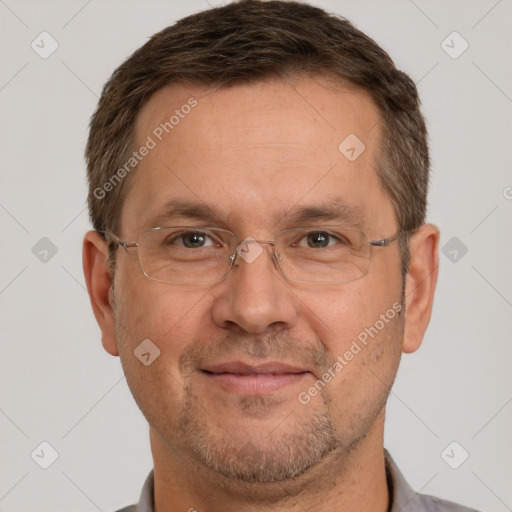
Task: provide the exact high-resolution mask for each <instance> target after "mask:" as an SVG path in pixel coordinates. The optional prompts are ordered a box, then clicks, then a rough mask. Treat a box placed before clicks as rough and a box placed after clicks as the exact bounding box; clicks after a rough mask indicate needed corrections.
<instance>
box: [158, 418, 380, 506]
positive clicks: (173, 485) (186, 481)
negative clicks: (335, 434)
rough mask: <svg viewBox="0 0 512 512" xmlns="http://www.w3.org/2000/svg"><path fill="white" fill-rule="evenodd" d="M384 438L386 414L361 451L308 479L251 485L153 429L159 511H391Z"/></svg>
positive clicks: (335, 459) (340, 456)
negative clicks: (172, 444)
mask: <svg viewBox="0 0 512 512" xmlns="http://www.w3.org/2000/svg"><path fill="white" fill-rule="evenodd" d="M383 433H384V411H382V414H381V415H380V416H379V418H378V419H377V421H376V422H375V424H374V425H373V426H372V428H371V429H370V431H369V432H368V434H367V436H366V437H365V438H364V439H362V440H361V441H360V442H359V443H358V444H357V445H356V446H354V447H353V448H351V449H343V450H341V449H339V450H335V451H334V452H332V453H331V454H329V455H327V456H326V457H324V459H323V460H322V461H321V462H320V463H318V464H317V465H315V466H314V467H312V468H310V469H309V470H308V471H307V472H306V473H305V474H304V475H301V476H300V477H297V478H294V479H291V480H290V481H281V482H272V483H246V482H237V481H233V480H231V479H228V478H227V477H225V476H223V475H221V474H219V473H216V472H214V471H213V470H211V469H210V468H207V467H205V466H204V465H202V464H200V463H199V462H197V461H196V460H195V459H192V458H191V457H190V456H188V455H187V454H184V453H181V452H179V451H176V450H175V449H174V447H173V449H172V451H171V450H170V449H169V448H168V447H167V446H166V445H165V444H164V442H163V441H162V439H161V438H160V437H159V436H158V434H156V433H155V432H154V431H153V430H152V429H151V431H150V439H151V449H152V452H153V460H154V479H155V512H176V511H180V510H187V511H188V510H190V511H193V510H197V511H200V510H208V511H209V512H221V511H222V512H232V511H233V512H234V511H239V510H240V509H243V510H244V511H247V512H256V511H258V512H260V511H263V510H265V511H267V512H274V511H280V512H289V511H290V512H291V511H301V510H308V511H310V512H324V511H332V510H337V511H342V512H351V511H354V512H355V511H357V512H370V511H371V512H386V511H387V510H388V504H389V494H388V487H387V481H386V470H385V463H384V450H383Z"/></svg>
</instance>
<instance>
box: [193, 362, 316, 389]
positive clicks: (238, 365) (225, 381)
mask: <svg viewBox="0 0 512 512" xmlns="http://www.w3.org/2000/svg"><path fill="white" fill-rule="evenodd" d="M200 371H201V373H202V374H203V375H204V376H205V377H206V378H207V379H208V380H209V381H210V382H211V383H215V384H217V385H220V386H221V387H222V388H223V389H224V390H226V391H229V392H232V393H233V392H234V393H238V394H243V395H253V396H254V395H270V394H272V393H274V392H276V391H278V390H280V389H282V388H284V387H287V386H291V385H293V384H296V383H298V382H299V381H301V380H302V379H303V378H304V377H305V376H306V375H308V374H309V373H310V372H309V371H308V370H305V369H304V368H299V367H296V366H291V365H288V364H284V363H281V362H277V361H271V362H267V363H264V364H259V365H251V364H247V363H243V362H241V361H232V362H227V363H220V364H212V365H206V366H205V367H204V368H201V369H200Z"/></svg>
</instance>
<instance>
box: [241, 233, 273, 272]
mask: <svg viewBox="0 0 512 512" xmlns="http://www.w3.org/2000/svg"><path fill="white" fill-rule="evenodd" d="M274 248H275V242H273V241H271V240H256V239H255V238H252V237H247V238H245V239H244V240H242V241H241V242H240V243H239V244H238V245H237V246H236V248H235V252H234V253H233V254H232V255H231V262H232V265H238V264H239V263H240V260H244V261H245V262H246V263H252V262H254V261H256V260H257V259H258V258H259V257H260V256H261V254H262V253H263V251H264V249H267V252H268V251H271V252H269V256H270V258H271V259H272V260H276V262H277V263H278V262H279V259H280V258H279V255H277V254H276V252H275V250H274Z"/></svg>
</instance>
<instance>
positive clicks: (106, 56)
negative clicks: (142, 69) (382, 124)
mask: <svg viewBox="0 0 512 512" xmlns="http://www.w3.org/2000/svg"><path fill="white" fill-rule="evenodd" d="M311 3H314V4H316V5H319V6H321V7H324V8H326V9H327V10H329V11H332V12H336V13H339V14H341V15H343V16H346V17H347V18H349V19H350V20H351V21H353V22H354V23H355V24H356V25H357V26H358V27H359V28H360V29H362V30H363V31H365V32H367V33H368V34H369V35H370V36H372V37H373V38H374V39H375V40H376V41H377V42H378V43H379V44H381V45H382V46H383V47H384V48H385V49H386V50H387V51H388V52H389V53H390V54H391V56H392V57H393V59H394V60H395V62H396V63H397V64H398V66H399V67H400V68H402V69H403V70H405V71H406V72H408V73H409V74H410V75H411V77H412V78H413V79H414V80H415V81H416V82H417V83H418V88H419V91H420V95H421V97H422V100H423V109H424V113H425V116H426V118H427V122H428V126H429V131H430V139H431V152H432V170H433V174H432V186H431V193H430V207H429V220H430V221H431V222H434V223H436V224H437V225H438V226H439V227H440V228H441V232H442V241H441V245H442V246H443V247H444V252H445V253H446V254H444V253H443V254H441V268H440V280H439V286H438V291H437V298H436V301H435V305H434V313H433V318H432V322H431V325H430V327H429V329H428V331H427V335H426V338H425V341H424V344H423V346H422V348H421V349H420V350H419V351H418V352H417V353H415V354H413V355H405V356H404V358H403V361H402V366H401V369H400V371H399V375H398V379H397V382H396V384H395V386H394V389H393V392H392V393H391V396H390V400H389V406H388V417H387V430H386V447H387V448H388V449H389V450H390V451H391V453H392V454H393V456H394V458H395V460H396V462H397V463H398V465H399V467H400V468H401V470H402V471H403V472H404V473H405V475H406V477H407V478H408V480H409V482H410V483H411V485H412V486H413V487H414V488H416V489H417V490H421V492H423V493H428V494H434V495H438V496H441V497H444V498H448V499H451V500H454V501H457V502H460V503H463V504H466V505H471V506H473V507H475V508H478V509H481V510H485V511H494V512H504V511H507V510H512V509H511V507H512V487H511V486H510V477H511V474H512V471H511V470H512V441H511V436H510V432H512V403H511V402H512V386H511V371H510V364H511V361H512V358H511V356H512V354H511V352H512V348H511V339H512V337H511V322H510V318H511V315H510V313H511V308H512V291H511V290H512V288H511V281H512V279H511V278H512V276H511V266H510V262H511V261H512V257H511V256H512V255H511V246H510V233H511V224H512V222H511V221H512V216H511V208H512V200H511V198H512V188H511V187H512V175H511V173H510V169H511V160H512V159H511V153H510V145H511V142H512V138H511V135H512V133H511V132H512V129H511V128H512V126H511V125H512V117H511V115H510V114H511V110H512V109H511V107H512V99H511V98H512V72H511V65H510V64H511V62H512V60H511V57H512V56H511V53H512V40H511V39H512V36H511V30H510V26H511V24H510V22H511V14H512V4H511V2H510V1H506V0H502V1H496V0H480V1H468V0H464V1H462V0H461V1H445V0H442V1H441V0H438V1H426V0H414V1H413V0H400V1H393V2H391V1H355V0H354V1H323V2H321V1H314V2H311ZM208 4H210V5H212V6H215V5H220V4H221V2H213V1H212V0H209V1H208V2H206V1H204V0H194V1H192V0H191V1H187V2H184V1H181V2H170V1H165V2H164V1H155V0H153V1H145V2H142V1H137V2H135V1H133V0H131V1H127V0H123V1H120V0H119V1H100V0H92V1H84V0H80V1H75V0H71V1H70V0H67V1H64V0H61V1H47V2H41V1H23V0H0V24H1V27H0V62H1V66H0V114H1V119H2V137H1V142H0V144H1V154H2V160H1V162H2V186H1V188H0V221H1V235H2V249H1V252H2V260H1V261H2V264H1V266H0V317H1V321H2V329H1V346H0V349H1V358H0V432H1V437H0V510H1V511H4V512H5V511H9V512H20V511H29V510H30V511H33V512H43V511H48V512H49V511H52V512H61V511H62V512H64V511H71V510H72V511H84V512H85V511H96V510H100V511H105V512H107V511H112V510H116V509H117V508H120V507H121V506H123V505H126V504H129V503H133V502H135V501H136V500H137V498H138V495H139V492H140V488H141V486H142V483H143V481H144V479H145V477H146V475H147V473H148V471H149V470H150V469H151V467H152V459H151V453H150V450H149V442H148V428H147V424H146V422H145V420H144V418H143V417H142V415H141V413H140V412H139V410H138V408H137V407H136V405H135V403H134V401H133V399H132V398H131V395H130V392H129V390H128V388H127V385H126V382H125V380H124V377H123V372H122V369H121V366H120V363H119V360H118V359H117V358H113V357H111V356H109V355H108V354H107V353H106V352H104V351H103V349H102V347H101V343H100V336H99V330H98V328H97V326H96V323H95V320H94V318H93V315H92V312H91V309H90V306H89V298H88V295H87V293H86V291H85V289H84V279H83V276H82V268H81V239H82V236H83V234H84V232H85V231H86V230H87V229H89V223H88V218H87V212H86V209H85V197H86V183H85V166H84V161H83V157H82V154H83V149H84V145H85V141H86V136H87V125H88V120H89V118H90V116H91V114H92V112H93V110H94V109H95V106H96V103H97V100H98V96H99V94H100V92H101V89H102V86H103V84H104V83H105V81H106V80H107V79H108V78H109V76H110V74H111V73H112V72H113V70H114V69H115V68H116V67H117V66H118V65H119V64H120V63H121V62H122V61H123V60H124V59H125V58H126V57H128V56H129V54H130V53H131V52H133V51H134V50H135V49H136V48H138V47H139V46H140V45H142V44H143V43H144V42H145V41H146V40H147V38H148V37H149V36H151V35H152V34H153V33H155V32H156V31H158V30H160V29H162V28H163V27H165V26H167V25H170V24H172V23H174V22H175V21H176V20H178V19H179V18H181V17H183V16H185V15H187V14H191V13H193V12H196V11H199V10H203V9H206V8H208ZM43 31H46V32H48V33H49V34H51V37H52V38H53V39H54V40H56V41H57V43H58V48H57V50H56V51H55V52H54V53H53V54H52V55H51V56H49V57H48V58H46V59H43V58H41V57H40V55H39V54H38V53H36V51H34V50H33V49H32V47H31V43H32V41H34V40H35V41H36V43H37V41H40V36H39V34H41V32H43ZM454 31H456V32H457V33H458V34H460V37H459V36H458V35H453V32H454ZM45 37H47V36H45ZM38 38H39V39H38ZM461 38H463V39H461ZM443 41H445V43H443ZM464 41H466V42H467V44H468V45H469V47H468V48H467V50H466V51H465V52H464V53H462V54H461V55H460V56H458V57H457V58H453V57H454V55H455V54H457V53H459V51H460V50H461V49H463V47H464V46H465V43H464ZM40 45H41V44H40ZM45 48H46V49H49V48H50V42H49V39H46V43H45ZM445 50H447V51H448V52H451V54H452V55H451V56H450V55H449V54H448V53H447V51H445ZM43 237H47V238H48V239H49V240H50V241H51V244H49V242H48V241H47V240H43V241H42V242H41V241H40V240H41V239H42V238H43ZM454 237H455V238H456V240H452V239H453V238H454ZM450 240H451V241H450ZM37 244H39V245H37ZM41 244H42V245H41ZM447 244H448V245H447ZM34 246H35V249H33V248H34ZM53 246H54V249H53V252H54V251H55V249H56V250H57V252H56V253H55V254H53V252H52V247H53ZM41 247H42V249H41ZM464 247H465V248H467V252H466V253H465V254H463V253H464ZM44 250H47V251H48V253H44ZM454 251H456V252H454ZM41 258H42V259H43V261H41ZM45 258H46V261H44V259H45ZM43 441H46V442H48V443H50V445H51V446H52V447H53V448H54V449H55V450H56V452H57V453H58V458H57V460H56V461H55V462H54V463H53V464H52V465H51V466H50V467H49V468H48V469H42V468H41V467H40V466H39V465H38V464H37V463H36V462H35V460H34V459H33V458H32V457H31V453H33V452H34V450H36V452H35V453H36V454H37V453H41V449H43V452H44V450H46V452H44V453H45V457H49V456H50V455H49V454H51V451H50V450H49V449H48V448H44V446H43V448H41V447H40V446H39V445H40V443H41V442H43ZM453 441H456V442H457V443H458V445H455V448H453V445H452V446H451V447H449V448H448V450H447V451H444V450H445V448H446V447H448V446H449V445H450V443H452V442H453ZM452 448H453V451H452ZM38 450H39V451H38ZM462 450H465V451H467V452H468V454H469V457H468V459H467V460H466V461H465V462H464V463H463V464H462V465H460V466H459V467H458V468H457V469H452V468H451V467H450V466H449V465H448V464H447V462H446V461H447V460H449V461H450V462H451V463H452V464H455V463H457V462H460V460H461V458H462V455H463V454H464V452H463V451H462ZM442 453H444V454H445V455H444V458H443V456H442ZM446 454H448V458H447V455H446ZM34 458H35V459H36V460H38V459H37V456H34ZM40 460H42V459H40Z"/></svg>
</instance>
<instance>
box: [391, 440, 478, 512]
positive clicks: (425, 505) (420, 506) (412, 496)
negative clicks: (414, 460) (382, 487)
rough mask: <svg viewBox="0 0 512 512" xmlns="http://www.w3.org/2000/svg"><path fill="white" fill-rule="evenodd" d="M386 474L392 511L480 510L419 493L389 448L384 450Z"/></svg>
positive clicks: (441, 511)
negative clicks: (393, 457) (408, 480)
mask: <svg viewBox="0 0 512 512" xmlns="http://www.w3.org/2000/svg"><path fill="white" fill-rule="evenodd" d="M384 457H385V461H386V475H387V478H388V487H389V491H390V496H391V499H392V507H391V512H478V511H477V510H475V509H473V508H468V507H464V506H463V505H458V504H457V503H453V502H452V501H448V500H443V499H441V498H436V497H435V496H430V495H428V494H419V493H417V492H416V491H414V489H412V488H411V487H410V485H409V484H408V483H407V481H406V480H405V478H404V476H403V475H402V473H401V472H400V470H399V469H398V467H397V465H396V464H395V462H394V461H393V459H392V458H391V455H390V454H389V452H388V451H387V450H385V451H384Z"/></svg>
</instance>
